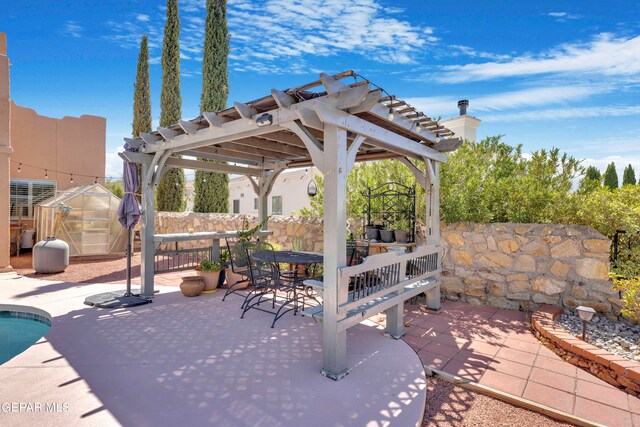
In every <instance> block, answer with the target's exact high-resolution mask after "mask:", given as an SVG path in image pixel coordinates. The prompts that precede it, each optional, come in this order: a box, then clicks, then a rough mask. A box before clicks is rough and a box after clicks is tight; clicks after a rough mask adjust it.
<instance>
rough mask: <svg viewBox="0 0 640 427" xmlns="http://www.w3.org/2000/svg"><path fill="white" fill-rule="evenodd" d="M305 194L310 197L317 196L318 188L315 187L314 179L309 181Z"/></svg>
mask: <svg viewBox="0 0 640 427" xmlns="http://www.w3.org/2000/svg"><path fill="white" fill-rule="evenodd" d="M307 194H308V195H309V196H311V197H314V196H315V195H316V194H318V186H317V185H316V181H315V179H312V180H311V181H309V184H308V185H307Z"/></svg>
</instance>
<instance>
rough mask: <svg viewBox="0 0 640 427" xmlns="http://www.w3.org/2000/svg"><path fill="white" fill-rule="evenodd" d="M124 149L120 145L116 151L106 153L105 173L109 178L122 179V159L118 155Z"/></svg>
mask: <svg viewBox="0 0 640 427" xmlns="http://www.w3.org/2000/svg"><path fill="white" fill-rule="evenodd" d="M122 151H123V148H122V147H118V148H116V149H115V150H114V151H112V152H110V153H109V152H108V153H107V154H106V163H105V171H104V174H105V176H106V177H107V178H116V179H122V159H121V158H120V156H118V153H120V152H122Z"/></svg>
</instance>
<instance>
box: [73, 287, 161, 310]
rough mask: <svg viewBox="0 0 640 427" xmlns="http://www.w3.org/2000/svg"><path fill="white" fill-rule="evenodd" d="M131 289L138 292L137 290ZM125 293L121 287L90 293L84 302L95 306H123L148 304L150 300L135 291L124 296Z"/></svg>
mask: <svg viewBox="0 0 640 427" xmlns="http://www.w3.org/2000/svg"><path fill="white" fill-rule="evenodd" d="M132 291H135V292H139V290H132ZM126 293H127V291H126V290H125V289H122V290H120V291H114V292H105V293H102V294H97V295H92V296H90V297H87V298H86V299H85V300H84V303H85V304H86V305H90V306H92V307H97V308H125V307H135V306H138V305H144V304H149V303H150V302H151V300H150V299H146V298H143V297H141V296H139V295H136V294H135V293H132V294H131V295H126V296H125V294H126Z"/></svg>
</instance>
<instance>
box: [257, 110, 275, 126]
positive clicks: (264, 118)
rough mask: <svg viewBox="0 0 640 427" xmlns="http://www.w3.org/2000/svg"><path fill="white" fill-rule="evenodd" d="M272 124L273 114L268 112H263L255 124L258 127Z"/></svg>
mask: <svg viewBox="0 0 640 427" xmlns="http://www.w3.org/2000/svg"><path fill="white" fill-rule="evenodd" d="M272 124H273V116H272V115H271V114H269V113H264V114H263V115H261V116H260V117H258V118H257V119H256V125H257V126H258V127H263V126H271V125H272Z"/></svg>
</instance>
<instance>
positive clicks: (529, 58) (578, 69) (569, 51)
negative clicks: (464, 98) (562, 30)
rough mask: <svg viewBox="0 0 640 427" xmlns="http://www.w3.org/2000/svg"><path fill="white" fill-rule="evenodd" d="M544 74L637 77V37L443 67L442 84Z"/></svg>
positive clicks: (639, 52)
mask: <svg viewBox="0 0 640 427" xmlns="http://www.w3.org/2000/svg"><path fill="white" fill-rule="evenodd" d="M545 74H563V75H572V76H575V75H576V74H589V75H599V76H635V75H638V74H640V36H636V37H633V38H626V37H618V38H615V37H613V36H612V35H611V34H608V33H602V34H599V35H598V36H597V37H595V39H594V40H593V41H591V42H589V43H575V44H563V45H561V46H559V47H557V48H555V49H553V50H551V51H550V52H545V53H539V54H537V55H531V54H526V55H521V56H517V57H514V58H511V59H510V60H509V61H503V62H486V63H481V64H466V65H451V66H446V67H443V72H442V73H441V74H440V75H438V76H436V79H437V80H438V81H440V82H443V83H461V82H469V81H482V80H491V79H498V78H505V77H522V76H538V75H545Z"/></svg>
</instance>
